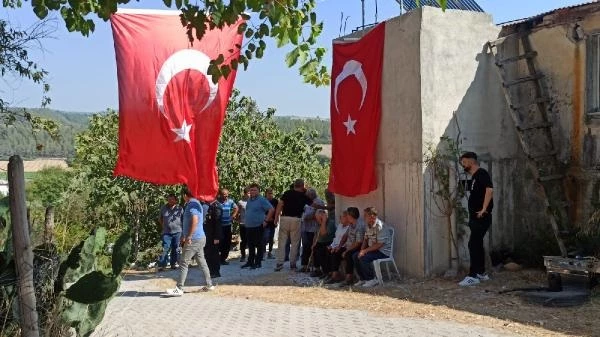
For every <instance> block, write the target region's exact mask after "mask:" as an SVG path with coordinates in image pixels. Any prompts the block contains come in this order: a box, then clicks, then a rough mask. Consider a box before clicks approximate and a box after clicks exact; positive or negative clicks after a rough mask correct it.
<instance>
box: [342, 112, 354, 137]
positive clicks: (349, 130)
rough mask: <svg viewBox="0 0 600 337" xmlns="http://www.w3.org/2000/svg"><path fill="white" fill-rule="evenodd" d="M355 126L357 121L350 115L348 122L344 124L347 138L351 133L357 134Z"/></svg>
mask: <svg viewBox="0 0 600 337" xmlns="http://www.w3.org/2000/svg"><path fill="white" fill-rule="evenodd" d="M354 124H356V119H354V120H353V119H352V118H350V115H348V120H347V121H345V122H344V125H345V126H346V136H347V135H349V134H350V133H353V134H356V130H354Z"/></svg>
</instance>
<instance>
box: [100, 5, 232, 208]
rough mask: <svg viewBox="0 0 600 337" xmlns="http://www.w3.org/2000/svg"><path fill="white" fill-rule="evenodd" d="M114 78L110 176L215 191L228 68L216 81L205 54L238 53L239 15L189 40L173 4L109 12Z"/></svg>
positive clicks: (204, 194)
mask: <svg viewBox="0 0 600 337" xmlns="http://www.w3.org/2000/svg"><path fill="white" fill-rule="evenodd" d="M110 21H111V25H112V30H113V38H114V43H115V54H116V58H117V77H118V81H119V156H118V159H117V164H116V167H115V170H114V174H115V175H116V176H128V177H131V178H134V179H138V180H142V181H147V182H151V183H156V184H179V183H183V184H186V185H187V186H188V188H189V189H190V190H191V191H192V193H194V195H195V196H196V197H197V198H201V199H205V200H212V199H214V197H215V195H216V193H217V190H218V175H217V168H216V157H217V149H218V146H219V138H220V136H221V128H222V125H223V119H224V117H225V109H226V107H227V102H228V100H229V97H230V95H231V90H232V88H233V82H234V80H235V75H236V74H235V72H232V73H231V74H229V76H228V77H227V78H226V79H225V78H221V79H220V80H219V82H218V83H216V84H214V83H213V82H212V77H211V76H209V75H207V70H208V67H209V65H210V60H214V59H216V58H217V57H218V56H219V55H220V54H222V55H224V57H225V60H226V61H225V62H224V64H229V62H230V61H231V60H234V59H237V58H238V55H239V49H238V48H236V45H240V44H241V42H242V36H241V35H240V34H238V26H239V24H240V23H241V22H242V21H241V20H240V21H239V22H238V23H237V24H235V25H232V26H228V27H226V28H223V30H211V31H207V32H206V34H205V35H204V37H203V38H202V40H201V41H194V43H193V45H192V44H190V42H189V41H188V37H187V35H186V29H185V27H183V26H182V24H181V20H180V18H179V12H176V11H151V10H144V11H138V12H135V11H118V12H117V13H116V14H114V15H113V16H112V17H111V19H110Z"/></svg>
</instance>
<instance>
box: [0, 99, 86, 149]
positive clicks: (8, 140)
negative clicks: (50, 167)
mask: <svg viewBox="0 0 600 337" xmlns="http://www.w3.org/2000/svg"><path fill="white" fill-rule="evenodd" d="M28 110H29V111H30V112H31V113H33V114H35V115H38V116H41V117H45V118H50V119H52V120H54V121H56V122H58V123H60V139H59V140H57V141H54V140H52V139H50V137H48V136H47V135H46V134H45V133H43V132H40V133H37V134H36V136H35V138H34V136H33V134H32V130H31V128H30V127H29V125H27V124H23V123H15V125H11V126H6V125H4V124H0V159H6V158H8V157H9V156H11V155H13V154H19V155H21V156H22V157H24V158H38V157H44V158H72V157H73V155H74V154H75V153H74V146H73V144H74V137H75V135H76V134H77V133H79V132H81V131H83V130H85V129H86V128H87V125H88V122H89V118H90V116H91V114H86V113H72V112H63V111H57V110H50V109H28ZM36 138H37V139H36ZM38 143H40V144H43V145H44V147H43V148H42V150H40V151H38V150H37V149H36V145H37V144H38Z"/></svg>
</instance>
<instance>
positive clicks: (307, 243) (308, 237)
mask: <svg viewBox="0 0 600 337" xmlns="http://www.w3.org/2000/svg"><path fill="white" fill-rule="evenodd" d="M301 239H302V259H301V262H300V264H301V265H302V266H303V267H306V266H308V260H309V259H310V254H311V253H312V244H313V241H314V239H315V233H313V232H306V231H303V232H302V234H301ZM313 261H314V259H313Z"/></svg>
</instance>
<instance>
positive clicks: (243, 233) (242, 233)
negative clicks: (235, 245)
mask: <svg viewBox="0 0 600 337" xmlns="http://www.w3.org/2000/svg"><path fill="white" fill-rule="evenodd" d="M246 248H248V239H247V236H246V226H243V225H240V253H241V254H242V258H246Z"/></svg>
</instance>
